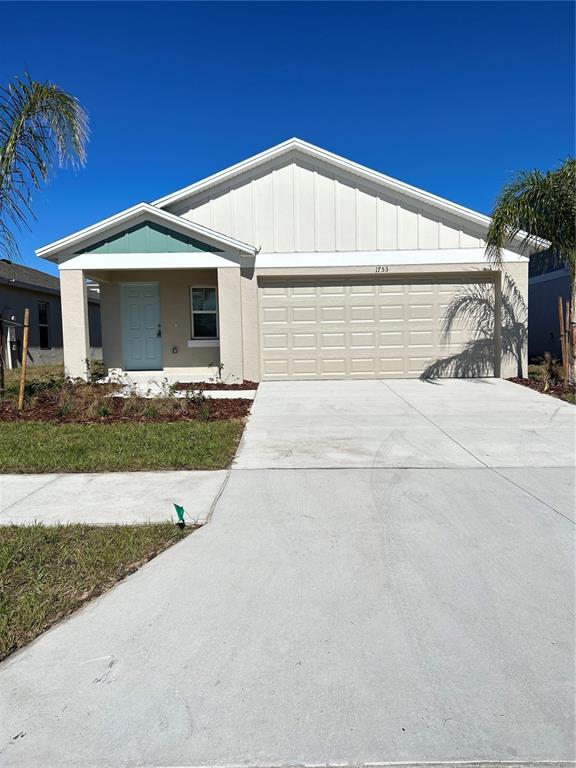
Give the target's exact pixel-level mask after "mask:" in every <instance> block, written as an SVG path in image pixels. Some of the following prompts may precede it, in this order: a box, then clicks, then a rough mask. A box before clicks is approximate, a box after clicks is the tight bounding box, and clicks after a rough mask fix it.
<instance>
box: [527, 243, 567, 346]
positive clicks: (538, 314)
mask: <svg viewBox="0 0 576 768" xmlns="http://www.w3.org/2000/svg"><path fill="white" fill-rule="evenodd" d="M570 281H571V278H570V270H569V269H568V267H566V266H565V267H562V266H560V265H559V264H558V263H556V262H555V261H554V260H551V259H549V258H547V254H546V253H539V254H538V255H537V256H535V257H533V258H532V259H531V260H530V272H529V280H528V295H529V305H528V306H529V312H528V327H529V328H530V334H529V337H528V355H529V357H531V358H532V357H543V355H544V353H545V352H550V353H551V354H552V355H553V356H554V357H556V358H558V359H560V357H561V354H562V353H561V350H560V314H559V310H558V299H559V298H562V301H563V305H564V314H565V315H566V310H565V307H566V302H567V301H569V300H570Z"/></svg>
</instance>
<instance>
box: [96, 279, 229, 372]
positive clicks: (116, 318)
mask: <svg viewBox="0 0 576 768" xmlns="http://www.w3.org/2000/svg"><path fill="white" fill-rule="evenodd" d="M91 277H93V279H94V280H97V281H98V282H99V283H100V301H101V312H102V341H103V351H104V365H105V366H106V367H107V368H123V361H122V323H121V305H120V285H121V283H138V282H142V283H146V282H147V283H158V284H159V286H160V313H161V322H162V352H163V361H164V369H165V371H166V372H167V373H177V372H178V371H179V369H180V370H182V371H186V372H188V373H198V374H204V373H205V374H209V373H211V372H212V369H210V364H211V363H213V364H215V365H217V364H218V363H219V361H220V354H219V349H218V347H195V348H192V349H190V348H188V347H187V342H188V340H189V339H190V338H191V335H192V328H191V323H192V317H191V306H190V287H191V286H192V285H206V286H212V285H213V286H217V285H218V280H217V273H216V270H215V269H206V270H203V269H199V270H173V271H172V270H126V271H121V270H119V271H114V272H111V271H110V272H97V271H94V272H91ZM174 347H176V351H175V352H174V351H173V348H174Z"/></svg>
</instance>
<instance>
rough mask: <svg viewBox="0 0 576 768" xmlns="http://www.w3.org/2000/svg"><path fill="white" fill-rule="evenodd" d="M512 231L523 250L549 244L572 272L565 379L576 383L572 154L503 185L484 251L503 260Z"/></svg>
mask: <svg viewBox="0 0 576 768" xmlns="http://www.w3.org/2000/svg"><path fill="white" fill-rule="evenodd" d="M517 235H520V236H521V237H522V240H523V247H524V248H525V249H527V248H529V247H530V246H533V245H535V244H536V243H537V242H538V240H540V239H543V240H547V241H548V242H549V243H550V248H549V253H548V254H547V255H548V259H549V260H550V261H551V262H553V263H554V264H555V265H557V266H558V267H562V266H564V265H567V266H568V268H569V270H570V275H571V296H572V299H571V302H570V318H569V329H568V338H569V343H568V347H569V382H570V384H571V385H574V384H576V346H575V342H576V159H574V158H572V157H570V158H568V159H567V160H564V162H563V163H561V165H560V166H559V167H558V168H556V169H555V170H551V171H546V172H544V173H543V172H542V171H538V170H535V171H523V172H521V173H518V174H516V176H515V177H514V178H513V179H512V180H511V181H510V182H509V183H508V184H506V185H505V186H504V188H503V189H502V191H501V193H500V195H499V197H498V199H497V201H496V204H495V206H494V210H493V211H492V222H491V224H490V227H489V228H488V233H487V235H486V255H487V257H488V259H489V260H490V261H491V262H492V263H493V264H496V265H501V264H502V249H503V248H505V247H506V245H507V244H508V243H509V242H510V241H511V240H512V239H513V238H514V237H516V236H517Z"/></svg>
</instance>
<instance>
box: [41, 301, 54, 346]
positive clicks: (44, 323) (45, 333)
mask: <svg viewBox="0 0 576 768" xmlns="http://www.w3.org/2000/svg"><path fill="white" fill-rule="evenodd" d="M38 336H39V338H40V349H51V347H50V305H49V304H48V302H47V301H39V302H38Z"/></svg>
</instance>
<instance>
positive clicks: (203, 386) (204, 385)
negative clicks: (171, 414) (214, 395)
mask: <svg viewBox="0 0 576 768" xmlns="http://www.w3.org/2000/svg"><path fill="white" fill-rule="evenodd" d="M174 389H175V390H179V391H184V390H196V391H197V390H201V391H203V390H205V391H207V392H208V391H210V390H227V389H229V390H232V391H236V392H237V391H238V390H241V389H258V382H257V381H241V382H240V383H239V384H225V383H224V382H219V381H192V382H178V383H177V384H175V385H174Z"/></svg>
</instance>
